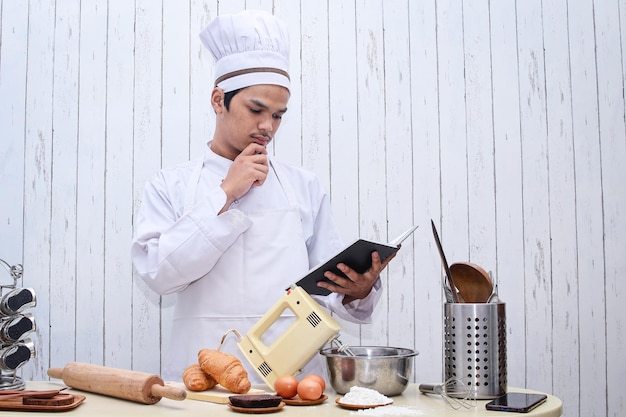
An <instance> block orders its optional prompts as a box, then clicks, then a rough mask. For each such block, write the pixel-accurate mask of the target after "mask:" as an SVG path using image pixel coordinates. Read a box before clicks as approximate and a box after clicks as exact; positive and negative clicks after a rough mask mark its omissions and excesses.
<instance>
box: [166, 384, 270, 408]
mask: <svg viewBox="0 0 626 417" xmlns="http://www.w3.org/2000/svg"><path fill="white" fill-rule="evenodd" d="M165 385H169V386H172V387H176V388H181V389H184V390H186V391H187V399H188V400H196V401H207V402H211V403H217V404H228V403H229V401H228V397H230V396H231V395H239V394H235V393H234V392H231V391H229V390H227V389H226V388H224V387H222V386H221V385H216V386H215V387H213V388H211V389H210V390H207V391H190V390H188V389H187V388H186V387H185V384H183V383H182V382H166V383H165ZM258 394H265V391H264V390H262V389H256V388H250V391H248V392H247V393H246V395H258Z"/></svg>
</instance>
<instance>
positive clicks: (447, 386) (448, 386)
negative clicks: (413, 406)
mask: <svg viewBox="0 0 626 417" xmlns="http://www.w3.org/2000/svg"><path fill="white" fill-rule="evenodd" d="M419 390H420V392H423V393H424V394H436V395H440V396H441V398H443V400H444V401H445V402H446V404H448V405H449V406H450V407H452V408H453V409H455V410H458V409H460V408H472V407H476V395H473V390H472V387H471V385H468V384H467V383H466V382H464V381H463V379H460V378H450V379H448V380H447V381H446V382H444V383H443V384H420V386H419Z"/></svg>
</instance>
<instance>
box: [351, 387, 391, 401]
mask: <svg viewBox="0 0 626 417" xmlns="http://www.w3.org/2000/svg"><path fill="white" fill-rule="evenodd" d="M339 402H340V403H342V404H354V405H379V404H380V405H382V404H391V403H392V402H393V400H392V399H391V398H389V397H387V396H385V395H383V394H381V393H380V392H378V391H375V390H373V389H369V388H363V387H352V388H350V392H348V393H347V394H346V395H344V396H343V398H341V399H340V400H339Z"/></svg>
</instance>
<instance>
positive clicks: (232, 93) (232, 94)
mask: <svg viewBox="0 0 626 417" xmlns="http://www.w3.org/2000/svg"><path fill="white" fill-rule="evenodd" d="M244 88H245V87H244ZM241 90H243V88H238V89H237V90H233V91H229V92H228V93H224V107H226V110H229V111H230V101H231V100H232V99H233V97H235V94H237V93H238V92H240V91H241Z"/></svg>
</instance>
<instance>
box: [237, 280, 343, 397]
mask: <svg viewBox="0 0 626 417" xmlns="http://www.w3.org/2000/svg"><path fill="white" fill-rule="evenodd" d="M287 309H289V310H291V311H292V312H293V313H294V315H295V320H293V321H292V322H291V323H290V324H289V326H288V327H287V329H286V330H285V331H284V332H283V333H282V334H281V335H280V336H279V337H278V338H276V340H274V341H273V342H272V343H271V344H269V345H268V344H266V343H265V342H264V341H263V340H262V336H263V334H264V333H265V332H266V331H267V330H268V329H269V328H270V327H271V326H272V325H273V324H274V323H275V322H276V321H277V320H278V319H279V318H280V316H281V315H282V314H283V312H285V310H287ZM340 330H341V326H340V325H339V323H337V321H336V320H335V319H333V318H332V317H331V316H330V314H328V313H327V312H326V310H324V308H323V307H322V306H321V305H319V304H318V303H317V302H316V301H315V300H314V299H313V298H312V297H311V296H310V295H309V294H308V293H307V292H306V291H305V290H304V289H302V288H301V287H299V286H296V285H294V286H292V287H290V288H289V289H288V290H287V292H286V293H285V294H284V295H283V296H282V297H281V298H280V299H279V300H278V301H277V302H276V303H275V304H274V305H273V306H272V307H271V308H270V309H269V310H268V311H267V313H265V315H264V316H263V317H261V318H260V319H259V321H258V322H256V323H255V324H254V326H252V327H251V328H250V330H249V331H248V333H247V334H246V335H245V337H242V338H240V341H239V342H238V343H237V346H238V347H239V349H240V350H241V353H242V354H243V355H244V356H245V357H246V359H247V360H248V362H250V364H251V365H252V366H253V367H254V369H255V370H256V372H257V373H258V374H259V376H260V377H261V379H263V381H265V383H266V384H267V385H268V386H269V387H270V388H271V389H274V381H276V379H277V378H278V377H279V376H282V375H294V374H296V373H297V372H298V371H300V370H301V369H302V367H303V366H304V365H305V364H306V363H307V362H308V361H310V360H311V358H312V357H313V356H314V355H315V354H316V353H317V352H318V351H319V349H320V348H321V347H323V346H324V345H325V344H326V343H330V342H331V341H338V336H339V331H340ZM339 344H340V345H341V343H340V342H339Z"/></svg>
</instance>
